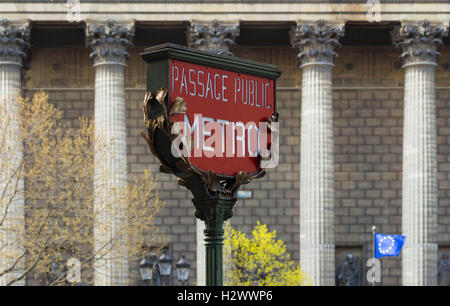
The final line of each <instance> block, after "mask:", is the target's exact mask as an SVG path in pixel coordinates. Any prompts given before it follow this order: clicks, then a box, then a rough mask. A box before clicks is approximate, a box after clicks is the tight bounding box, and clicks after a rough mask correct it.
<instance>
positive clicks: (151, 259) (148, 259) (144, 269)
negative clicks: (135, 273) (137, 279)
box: [139, 253, 157, 285]
mask: <svg viewBox="0 0 450 306" xmlns="http://www.w3.org/2000/svg"><path fill="white" fill-rule="evenodd" d="M156 259H157V256H156V254H155V253H151V254H150V255H148V256H145V258H144V259H142V261H141V262H140V263H139V272H140V274H141V279H142V280H143V281H144V282H145V284H146V285H149V284H150V282H151V280H152V279H154V275H153V274H154V272H156V271H154V268H155V263H156ZM155 274H156V273H155Z"/></svg>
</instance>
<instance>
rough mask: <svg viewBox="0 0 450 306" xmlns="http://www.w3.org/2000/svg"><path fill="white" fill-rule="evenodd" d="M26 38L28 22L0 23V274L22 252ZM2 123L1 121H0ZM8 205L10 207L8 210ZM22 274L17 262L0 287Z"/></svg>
mask: <svg viewBox="0 0 450 306" xmlns="http://www.w3.org/2000/svg"><path fill="white" fill-rule="evenodd" d="M29 34H30V32H29V22H10V21H9V20H6V19H3V20H0V103H2V104H3V106H5V104H6V111H7V113H8V115H9V118H10V121H9V123H8V130H9V131H10V132H11V133H10V134H8V135H4V136H6V138H5V142H6V143H4V144H2V145H4V146H5V147H6V146H10V149H7V150H6V151H3V150H2V152H3V153H2V155H3V156H0V158H1V159H2V160H1V161H0V165H1V172H2V173H0V192H2V193H3V191H5V190H6V193H5V194H4V196H2V197H1V198H0V219H2V218H3V217H5V220H4V221H3V223H2V224H1V226H0V274H2V273H3V271H5V270H6V269H10V268H12V267H13V266H14V263H15V261H16V260H17V259H18V258H20V256H21V255H22V254H23V252H24V249H23V247H22V243H21V239H22V238H21V235H22V234H23V232H24V230H25V199H24V194H23V188H24V182H23V179H22V178H20V177H19V176H18V175H15V174H14V173H16V170H17V169H18V168H19V167H20V163H21V160H22V145H21V142H20V139H19V138H18V136H19V135H18V132H19V126H18V125H19V120H20V114H19V113H18V111H19V110H18V107H17V98H18V97H19V95H20V94H21V72H22V71H21V70H22V63H23V60H24V59H25V52H26V50H28V48H29V44H28V42H27V40H29ZM2 119H3V120H5V118H0V120H2ZM0 122H1V121H0ZM3 123H5V121H3ZM5 147H3V148H2V149H4V148H5ZM10 178H13V179H12V183H10V184H7V182H8V180H9V179H10ZM8 186H9V187H8ZM8 202H10V203H11V204H9V206H8ZM23 271H24V262H23V261H20V262H19V264H18V265H16V268H15V269H13V270H12V271H11V272H10V273H7V274H5V275H3V276H1V277H0V285H1V286H4V285H8V284H9V283H10V282H11V281H13V280H14V279H16V278H17V277H18V276H20V275H21V274H22V273H23ZM14 285H25V279H22V280H20V281H18V282H15V283H14Z"/></svg>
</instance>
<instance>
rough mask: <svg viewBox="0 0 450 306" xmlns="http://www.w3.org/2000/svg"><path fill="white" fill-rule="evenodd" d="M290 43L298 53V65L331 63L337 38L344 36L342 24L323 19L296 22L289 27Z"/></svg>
mask: <svg viewBox="0 0 450 306" xmlns="http://www.w3.org/2000/svg"><path fill="white" fill-rule="evenodd" d="M289 34H290V36H291V45H292V47H294V48H296V49H297V50H298V51H299V53H298V55H297V59H298V60H300V61H301V65H300V67H302V66H304V65H308V64H328V65H332V64H333V61H334V59H335V57H336V56H337V53H336V52H334V49H335V48H336V47H339V46H340V43H339V38H340V37H342V36H344V24H330V23H327V22H326V21H324V20H318V21H316V22H315V23H301V22H298V23H297V24H296V25H295V26H293V27H292V28H291V31H290V33H289Z"/></svg>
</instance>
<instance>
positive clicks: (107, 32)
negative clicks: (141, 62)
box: [86, 20, 134, 64]
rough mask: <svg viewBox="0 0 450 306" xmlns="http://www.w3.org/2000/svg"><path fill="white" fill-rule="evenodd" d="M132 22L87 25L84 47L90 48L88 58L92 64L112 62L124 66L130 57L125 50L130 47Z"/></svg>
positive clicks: (108, 21)
mask: <svg viewBox="0 0 450 306" xmlns="http://www.w3.org/2000/svg"><path fill="white" fill-rule="evenodd" d="M133 36H134V22H127V23H119V22H116V21H115V20H106V21H105V22H98V23H87V25H86V45H87V46H88V47H91V49H92V52H91V53H90V54H89V57H90V58H91V59H92V60H93V61H94V63H96V64H97V63H105V62H114V63H121V64H125V62H126V60H127V59H128V58H129V57H130V54H129V53H128V52H127V48H128V47H129V46H131V45H132V40H133Z"/></svg>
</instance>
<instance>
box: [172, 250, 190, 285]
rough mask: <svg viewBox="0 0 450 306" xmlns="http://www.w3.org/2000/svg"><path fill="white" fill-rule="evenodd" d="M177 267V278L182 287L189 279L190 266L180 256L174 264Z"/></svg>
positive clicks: (182, 256)
mask: <svg viewBox="0 0 450 306" xmlns="http://www.w3.org/2000/svg"><path fill="white" fill-rule="evenodd" d="M175 266H176V267H177V278H178V280H179V281H180V283H181V285H182V286H185V285H186V284H187V282H188V279H189V268H190V267H191V264H190V263H189V261H187V260H186V259H185V258H184V255H181V258H180V260H178V261H177V263H176V264H175Z"/></svg>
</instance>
